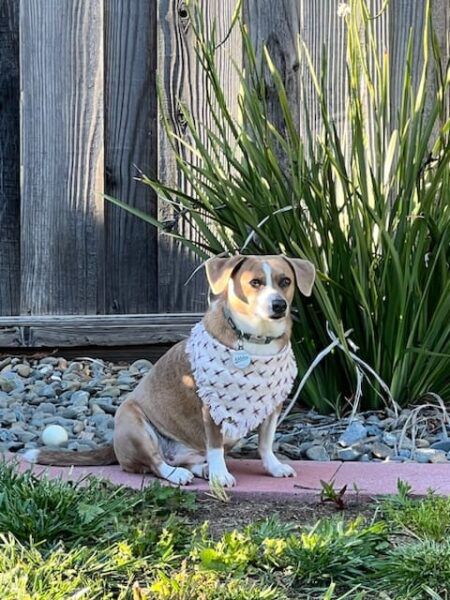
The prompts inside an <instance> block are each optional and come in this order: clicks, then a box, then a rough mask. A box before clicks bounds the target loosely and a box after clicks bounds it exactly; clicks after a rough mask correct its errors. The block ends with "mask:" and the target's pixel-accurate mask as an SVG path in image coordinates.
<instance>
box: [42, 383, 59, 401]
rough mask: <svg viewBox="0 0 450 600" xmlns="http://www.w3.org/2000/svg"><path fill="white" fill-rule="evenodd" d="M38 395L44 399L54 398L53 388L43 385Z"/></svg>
mask: <svg viewBox="0 0 450 600" xmlns="http://www.w3.org/2000/svg"><path fill="white" fill-rule="evenodd" d="M38 393H39V395H40V396H44V398H55V397H56V392H55V388H54V387H53V386H52V385H44V386H43V387H42V388H41V389H40V390H39V392H38Z"/></svg>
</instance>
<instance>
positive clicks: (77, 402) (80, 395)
mask: <svg viewBox="0 0 450 600" xmlns="http://www.w3.org/2000/svg"><path fill="white" fill-rule="evenodd" d="M89 398H90V395H89V392H85V391H82V390H80V391H78V392H74V393H73V394H72V396H71V397H70V402H71V404H72V405H73V406H87V405H88V402H89Z"/></svg>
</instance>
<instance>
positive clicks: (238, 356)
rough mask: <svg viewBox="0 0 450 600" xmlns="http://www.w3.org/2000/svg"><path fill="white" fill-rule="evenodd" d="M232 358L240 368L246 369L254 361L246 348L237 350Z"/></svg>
mask: <svg viewBox="0 0 450 600" xmlns="http://www.w3.org/2000/svg"><path fill="white" fill-rule="evenodd" d="M231 360H232V362H233V365H234V366H235V367H237V368H238V369H245V368H246V367H248V365H249V364H250V363H251V362H252V357H251V356H250V354H249V353H248V352H246V351H245V350H236V351H235V352H233V356H232V359H231Z"/></svg>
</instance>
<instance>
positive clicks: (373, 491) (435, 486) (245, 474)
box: [6, 454, 450, 501]
mask: <svg viewBox="0 0 450 600" xmlns="http://www.w3.org/2000/svg"><path fill="white" fill-rule="evenodd" d="M6 459H7V460H8V461H11V460H13V461H16V462H17V464H18V469H19V470H20V471H22V472H23V471H26V470H28V469H33V472H34V473H36V474H38V475H39V474H43V473H45V474H46V475H47V476H48V477H50V478H54V477H55V478H56V477H61V478H62V479H64V480H72V481H78V480H80V479H83V478H84V477H86V476H88V475H93V476H95V477H99V478H102V479H106V480H108V481H110V482H111V483H113V484H115V485H123V486H126V487H129V488H132V489H141V488H142V487H146V486H147V485H150V484H151V483H153V482H154V481H155V479H156V478H155V477H152V476H150V475H145V476H143V475H137V474H134V473H125V472H124V471H122V470H121V469H120V467H119V466H118V465H114V466H107V467H44V466H40V465H30V464H29V463H27V462H25V461H23V460H20V459H19V458H18V456H16V455H14V454H8V455H6ZM227 464H228V467H229V469H230V471H231V473H232V474H233V475H234V476H235V477H236V480H237V485H236V487H235V488H232V489H231V490H230V493H232V494H233V495H235V494H236V495H237V496H239V497H242V498H244V497H246V498H252V497H256V496H264V497H265V498H267V499H269V498H273V499H274V500H277V499H279V500H281V499H290V498H291V499H293V498H298V499H299V500H304V501H306V500H312V499H315V498H318V497H319V496H320V491H321V489H322V484H321V481H325V482H332V481H333V482H334V487H335V488H336V489H340V488H342V487H343V486H344V485H347V492H346V493H347V495H355V496H358V497H359V498H361V499H367V498H370V497H372V496H380V495H385V494H395V493H396V491H397V481H398V480H399V479H401V480H402V481H405V482H407V483H409V485H410V486H411V487H412V493H413V494H416V495H424V494H426V493H427V492H428V491H429V490H430V489H432V490H434V491H435V492H436V493H439V494H442V495H450V466H449V465H446V464H417V463H405V464H402V463H393V462H391V463H390V462H386V463H360V462H346V463H342V462H312V461H293V462H290V463H289V464H291V465H292V467H293V468H294V469H295V470H296V471H297V477H296V478H281V479H277V478H274V477H270V476H268V475H267V474H265V472H264V470H263V468H262V464H261V462H260V461H259V460H244V459H240V460H238V459H229V460H228V461H227ZM159 481H161V480H159ZM162 483H164V482H162ZM167 485H170V484H167ZM184 489H187V490H193V491H194V490H195V491H199V492H207V491H208V490H209V487H208V483H207V482H206V481H204V480H202V479H194V481H193V483H191V484H190V485H189V486H184Z"/></svg>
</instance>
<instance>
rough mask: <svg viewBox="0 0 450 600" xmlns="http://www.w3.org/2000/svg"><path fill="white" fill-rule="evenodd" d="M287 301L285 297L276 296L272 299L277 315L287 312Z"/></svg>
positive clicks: (273, 308)
mask: <svg viewBox="0 0 450 600" xmlns="http://www.w3.org/2000/svg"><path fill="white" fill-rule="evenodd" d="M286 309H287V302H286V300H283V298H275V299H274V300H272V310H273V312H274V314H275V315H282V314H283V313H285V312H286Z"/></svg>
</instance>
